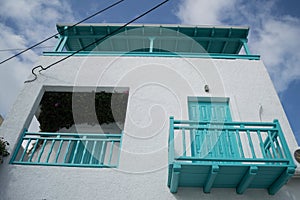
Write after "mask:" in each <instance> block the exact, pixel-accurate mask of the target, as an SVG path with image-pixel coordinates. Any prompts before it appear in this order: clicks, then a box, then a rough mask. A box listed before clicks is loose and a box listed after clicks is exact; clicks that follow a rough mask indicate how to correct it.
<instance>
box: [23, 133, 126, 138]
mask: <svg viewBox="0 0 300 200" xmlns="http://www.w3.org/2000/svg"><path fill="white" fill-rule="evenodd" d="M25 135H53V136H58V135H60V136H73V135H74V136H81V135H82V136H103V137H121V136H122V134H102V133H58V132H53V133H51V132H26V133H25Z"/></svg>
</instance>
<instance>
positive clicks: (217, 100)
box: [188, 96, 229, 103]
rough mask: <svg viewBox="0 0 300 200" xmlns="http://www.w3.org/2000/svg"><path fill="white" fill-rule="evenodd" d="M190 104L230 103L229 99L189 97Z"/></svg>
mask: <svg viewBox="0 0 300 200" xmlns="http://www.w3.org/2000/svg"><path fill="white" fill-rule="evenodd" d="M188 102H210V103H211V102H213V103H228V102H229V98H228V97H195V96H188Z"/></svg>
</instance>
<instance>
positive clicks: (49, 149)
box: [11, 131, 122, 167]
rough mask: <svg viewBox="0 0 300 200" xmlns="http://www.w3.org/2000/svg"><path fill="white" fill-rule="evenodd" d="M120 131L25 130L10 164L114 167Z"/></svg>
mask: <svg viewBox="0 0 300 200" xmlns="http://www.w3.org/2000/svg"><path fill="white" fill-rule="evenodd" d="M121 138H122V134H96V133H56V132H55V133H45V132H38V133H31V132H27V131H24V133H23V134H22V137H21V139H20V141H19V144H18V146H17V148H16V150H15V152H14V154H13V156H12V159H11V163H12V164H22V165H46V166H69V167H117V166H118V163H119V156H120V148H121Z"/></svg>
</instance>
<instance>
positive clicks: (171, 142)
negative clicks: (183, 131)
mask: <svg viewBox="0 0 300 200" xmlns="http://www.w3.org/2000/svg"><path fill="white" fill-rule="evenodd" d="M168 149H169V164H172V163H173V161H174V152H175V145H174V117H173V116H171V117H170V129H169V147H168Z"/></svg>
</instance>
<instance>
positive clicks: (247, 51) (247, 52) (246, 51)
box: [241, 39, 251, 55]
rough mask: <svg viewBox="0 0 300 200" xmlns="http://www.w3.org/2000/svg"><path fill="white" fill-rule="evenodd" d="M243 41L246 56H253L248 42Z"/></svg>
mask: <svg viewBox="0 0 300 200" xmlns="http://www.w3.org/2000/svg"><path fill="white" fill-rule="evenodd" d="M241 41H242V43H243V47H244V50H245V53H246V55H251V53H250V50H249V47H248V43H247V42H248V41H247V40H245V39H244V40H243V39H242V40H241Z"/></svg>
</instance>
